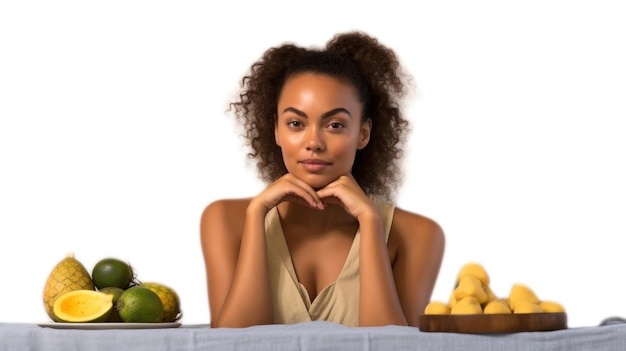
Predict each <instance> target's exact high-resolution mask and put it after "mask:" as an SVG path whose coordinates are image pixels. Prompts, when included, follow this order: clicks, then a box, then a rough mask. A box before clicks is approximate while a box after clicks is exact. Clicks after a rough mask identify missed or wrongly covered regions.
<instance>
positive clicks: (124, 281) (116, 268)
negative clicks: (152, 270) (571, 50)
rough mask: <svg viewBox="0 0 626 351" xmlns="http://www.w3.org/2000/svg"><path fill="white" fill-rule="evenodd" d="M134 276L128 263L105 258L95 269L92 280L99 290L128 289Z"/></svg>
mask: <svg viewBox="0 0 626 351" xmlns="http://www.w3.org/2000/svg"><path fill="white" fill-rule="evenodd" d="M133 275H134V273H133V269H132V267H131V266H130V265H129V264H128V263H126V262H124V261H122V260H118V259H117V258H105V259H102V260H100V261H98V263H96V265H95V266H94V267H93V271H92V272H91V279H92V280H93V283H94V284H95V285H96V287H97V288H98V289H103V288H108V287H114V288H120V289H126V288H128V286H129V285H130V283H131V282H132V280H133Z"/></svg>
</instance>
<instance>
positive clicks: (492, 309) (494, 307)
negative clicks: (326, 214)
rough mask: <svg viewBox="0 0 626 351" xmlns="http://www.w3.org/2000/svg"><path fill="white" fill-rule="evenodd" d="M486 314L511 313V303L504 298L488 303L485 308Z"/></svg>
mask: <svg viewBox="0 0 626 351" xmlns="http://www.w3.org/2000/svg"><path fill="white" fill-rule="evenodd" d="M483 313H484V314H511V309H510V308H509V305H507V303H506V302H505V301H503V300H500V299H496V300H493V301H491V302H489V303H488V304H487V306H485V308H484V309H483Z"/></svg>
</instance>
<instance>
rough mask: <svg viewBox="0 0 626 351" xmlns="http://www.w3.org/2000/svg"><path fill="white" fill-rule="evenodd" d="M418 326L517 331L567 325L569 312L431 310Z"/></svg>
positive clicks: (459, 330) (464, 330)
mask: <svg viewBox="0 0 626 351" xmlns="http://www.w3.org/2000/svg"><path fill="white" fill-rule="evenodd" d="M418 328H419V329H420V330H421V331H424V332H449V333H517V332H531V331H552V330H559V329H567V314H565V313H564V312H562V313H523V314H522V313H520V314H467V315H451V314H431V315H421V316H420V317H419V321H418Z"/></svg>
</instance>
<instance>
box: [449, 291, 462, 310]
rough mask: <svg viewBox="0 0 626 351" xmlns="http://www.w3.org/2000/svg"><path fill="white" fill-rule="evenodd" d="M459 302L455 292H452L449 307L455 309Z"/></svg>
mask: <svg viewBox="0 0 626 351" xmlns="http://www.w3.org/2000/svg"><path fill="white" fill-rule="evenodd" d="M458 301H459V300H457V298H456V294H455V292H454V290H452V293H451V294H450V299H449V300H448V306H449V307H450V308H452V307H454V305H456V303H457V302H458Z"/></svg>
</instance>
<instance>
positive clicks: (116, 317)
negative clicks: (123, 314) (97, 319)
mask: <svg viewBox="0 0 626 351" xmlns="http://www.w3.org/2000/svg"><path fill="white" fill-rule="evenodd" d="M98 291H100V292H101V293H105V294H109V295H111V296H113V306H116V305H117V301H118V300H119V299H120V296H122V293H124V289H122V288H115V287H112V286H110V287H108V288H102V289H100V290H98ZM106 321H107V322H121V321H122V319H121V318H120V314H119V312H117V309H116V308H113V309H112V311H111V314H110V315H109V318H108V319H107V320H106Z"/></svg>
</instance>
